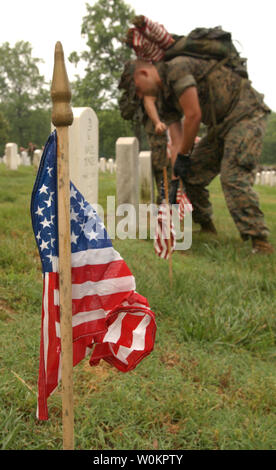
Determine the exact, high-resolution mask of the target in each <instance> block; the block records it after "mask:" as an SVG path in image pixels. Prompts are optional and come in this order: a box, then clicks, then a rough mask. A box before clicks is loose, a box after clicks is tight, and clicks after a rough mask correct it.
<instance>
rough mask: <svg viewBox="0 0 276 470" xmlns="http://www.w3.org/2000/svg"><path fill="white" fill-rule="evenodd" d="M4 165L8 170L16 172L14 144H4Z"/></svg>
mask: <svg viewBox="0 0 276 470" xmlns="http://www.w3.org/2000/svg"><path fill="white" fill-rule="evenodd" d="M6 164H7V167H8V168H9V169H10V170H17V168H18V158H17V144H14V143H8V144H6Z"/></svg>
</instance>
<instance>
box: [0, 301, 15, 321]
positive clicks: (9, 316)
mask: <svg viewBox="0 0 276 470" xmlns="http://www.w3.org/2000/svg"><path fill="white" fill-rule="evenodd" d="M15 315H16V311H15V310H13V309H12V308H11V307H10V306H9V305H8V304H7V302H5V300H2V299H0V320H3V321H11V320H14V316H15Z"/></svg>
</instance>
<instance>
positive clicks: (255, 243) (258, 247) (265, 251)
mask: <svg viewBox="0 0 276 470" xmlns="http://www.w3.org/2000/svg"><path fill="white" fill-rule="evenodd" d="M252 247H253V249H252V253H253V254H261V255H271V254H272V253H274V248H273V246H272V245H271V243H269V241H268V240H267V238H265V237H252Z"/></svg>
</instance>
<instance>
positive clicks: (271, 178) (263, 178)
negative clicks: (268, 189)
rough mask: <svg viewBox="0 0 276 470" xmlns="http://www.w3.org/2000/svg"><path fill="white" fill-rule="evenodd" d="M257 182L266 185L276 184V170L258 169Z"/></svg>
mask: <svg viewBox="0 0 276 470" xmlns="http://www.w3.org/2000/svg"><path fill="white" fill-rule="evenodd" d="M255 184H260V185H264V186H276V171H275V170H268V171H258V172H257V174H256V179H255Z"/></svg>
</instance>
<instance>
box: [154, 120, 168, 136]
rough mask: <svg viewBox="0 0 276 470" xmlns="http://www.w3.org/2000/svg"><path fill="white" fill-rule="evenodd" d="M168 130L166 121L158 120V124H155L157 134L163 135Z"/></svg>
mask: <svg viewBox="0 0 276 470" xmlns="http://www.w3.org/2000/svg"><path fill="white" fill-rule="evenodd" d="M166 130H167V126H166V124H165V123H164V122H161V121H159V122H157V124H155V133H156V134H158V135H161V134H163V133H164V132H165V131H166Z"/></svg>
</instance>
